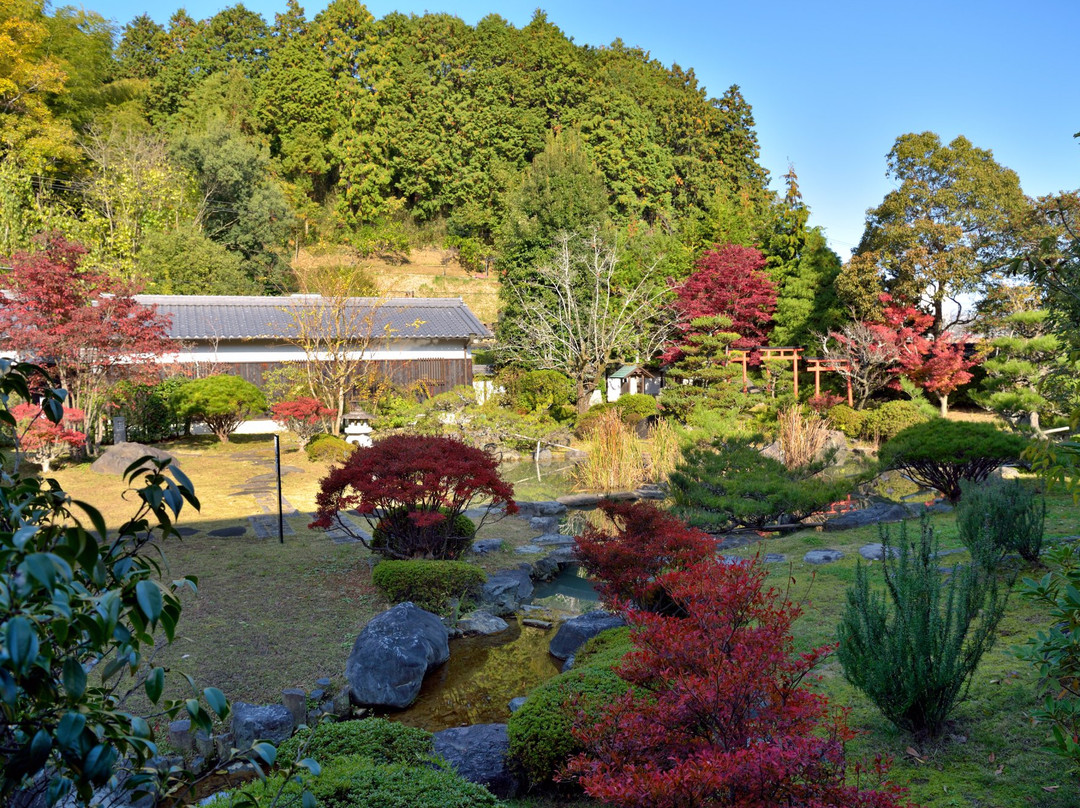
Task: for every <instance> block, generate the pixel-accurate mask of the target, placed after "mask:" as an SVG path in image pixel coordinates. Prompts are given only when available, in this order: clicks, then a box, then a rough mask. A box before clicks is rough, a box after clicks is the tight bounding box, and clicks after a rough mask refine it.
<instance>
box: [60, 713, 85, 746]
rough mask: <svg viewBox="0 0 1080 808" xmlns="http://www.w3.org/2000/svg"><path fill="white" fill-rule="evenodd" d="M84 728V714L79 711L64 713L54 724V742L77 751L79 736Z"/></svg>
mask: <svg viewBox="0 0 1080 808" xmlns="http://www.w3.org/2000/svg"><path fill="white" fill-rule="evenodd" d="M84 729H86V716H85V715H83V714H81V713H73V712H72V713H64V717H63V718H61V719H60V723H59V724H57V726H56V742H57V743H58V744H60V746H62V747H63V748H64V749H69V750H73V751H78V749H79V738H80V736H81V735H82V732H83V730H84Z"/></svg>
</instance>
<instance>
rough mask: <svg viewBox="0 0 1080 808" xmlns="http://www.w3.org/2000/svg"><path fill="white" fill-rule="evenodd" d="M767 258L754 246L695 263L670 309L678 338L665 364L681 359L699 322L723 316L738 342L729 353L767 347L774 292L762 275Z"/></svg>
mask: <svg viewBox="0 0 1080 808" xmlns="http://www.w3.org/2000/svg"><path fill="white" fill-rule="evenodd" d="M764 269H765V256H764V255H762V254H761V253H760V252H759V251H757V250H755V249H753V248H752V247H741V246H739V245H737V244H727V245H725V246H722V247H721V246H719V245H716V246H715V247H714V248H713V249H711V250H708V251H706V253H705V254H704V255H703V256H702V257H701V259H700V260H699V261H698V262H697V266H696V267H695V269H694V271H693V272H692V273H691V274H690V277H688V278H687V279H686V280H685V281H683V282H682V283H681V284H679V285H678V286H677V287H676V288H675V295H676V297H675V301H674V302H673V303H672V307H673V308H674V311H675V317H676V325H675V328H676V332H677V333H678V334H679V339H678V342H676V344H674V345H672V346H671V347H670V348H669V349H668V350H667V351H666V352H665V354H664V361H665V362H674V361H677V360H678V359H679V357H680V356H681V353H682V352H681V349H680V344H679V343H681V342H688V341H689V338H690V337H691V336H693V335H694V333H695V331H694V327H693V325H692V323H693V321H694V320H695V319H697V318H699V317H717V316H720V317H727V318H728V319H729V320H731V329H730V330H731V331H733V332H735V333H737V334H738V335H739V339H737V340H735V342H733V343H732V344H731V347H732V348H737V349H742V350H747V349H750V348H756V347H758V346H759V345H765V344H766V342H767V336H768V328H769V324H770V323H771V322H772V313H773V310H774V309H775V308H776V290H775V288H774V287H773V284H772V281H770V280H769V277H768V276H767V275H766V274H765V272H764Z"/></svg>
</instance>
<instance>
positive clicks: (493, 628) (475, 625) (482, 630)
mask: <svg viewBox="0 0 1080 808" xmlns="http://www.w3.org/2000/svg"><path fill="white" fill-rule="evenodd" d="M508 628H510V624H509V623H507V622H506V621H505V620H503V619H502V618H501V617H496V616H495V615H493V614H492V613H491V612H482V611H481V612H469V613H468V614H466V615H463V616H462V618H461V619H460V620H458V621H457V630H458V631H460V632H461V633H462V634H463V635H464V636H466V637H474V636H476V635H478V634H479V635H483V636H488V635H491V634H499V633H501V632H503V631H506V630H507V629H508Z"/></svg>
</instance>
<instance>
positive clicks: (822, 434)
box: [778, 405, 829, 469]
mask: <svg viewBox="0 0 1080 808" xmlns="http://www.w3.org/2000/svg"><path fill="white" fill-rule="evenodd" d="M778 419H779V424H780V430H779V440H780V450H781V451H782V452H783V454H784V465H786V466H787V467H788V468H789V469H798V468H802V467H803V466H806V465H808V464H810V463H811V462H813V460H814V458H816V457H817V456H818V454H819V453H820V452H821V450H822V449H824V448H825V441H826V440H827V439H828V437H829V423H828V421H827V420H826V419H824V418H822V417H821V416H820V415H816V414H815V415H803V413H802V408H801V407H799V406H797V405H796V406H791V407H788V408H787V409H784V410H780V412H779V414H778Z"/></svg>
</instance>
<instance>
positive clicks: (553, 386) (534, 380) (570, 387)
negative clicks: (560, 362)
mask: <svg viewBox="0 0 1080 808" xmlns="http://www.w3.org/2000/svg"><path fill="white" fill-rule="evenodd" d="M509 381H510V384H509V386H508V390H507V397H508V398H509V399H510V401H509V404H510V406H511V407H513V408H514V409H516V410H520V411H522V412H533V413H536V412H541V411H544V410H550V409H552V408H554V407H561V406H563V405H566V404H571V403H573V402H574V399H575V395H574V383H573V382H572V381H571V380H570V379H569V378H568V377H567V376H565V375H563V374H562V373H559V371H557V370H530V371H528V372H526V373H522V374H520V375H515V376H514V377H513V378H512V379H509Z"/></svg>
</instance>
